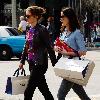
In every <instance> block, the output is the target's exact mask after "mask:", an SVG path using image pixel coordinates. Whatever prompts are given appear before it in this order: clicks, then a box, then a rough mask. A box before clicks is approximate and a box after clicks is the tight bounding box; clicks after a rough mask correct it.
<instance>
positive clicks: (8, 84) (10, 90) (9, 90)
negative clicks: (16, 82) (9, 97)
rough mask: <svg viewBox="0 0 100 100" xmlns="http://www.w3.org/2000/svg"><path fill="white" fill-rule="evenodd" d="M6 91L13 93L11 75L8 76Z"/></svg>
mask: <svg viewBox="0 0 100 100" xmlns="http://www.w3.org/2000/svg"><path fill="white" fill-rule="evenodd" d="M5 93H7V94H12V83H11V77H8V79H7V85H6V90H5Z"/></svg>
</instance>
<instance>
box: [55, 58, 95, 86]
mask: <svg viewBox="0 0 100 100" xmlns="http://www.w3.org/2000/svg"><path fill="white" fill-rule="evenodd" d="M94 66H95V64H94V62H93V61H90V60H88V59H84V60H79V59H68V58H64V57H62V58H61V59H60V60H59V61H58V62H57V63H56V65H55V67H54V71H55V74H56V75H57V76H60V77H62V78H64V79H66V80H69V81H72V82H74V83H77V84H80V85H84V86H85V85H86V84H87V83H88V80H89V78H90V76H91V74H92V71H93V68H94Z"/></svg>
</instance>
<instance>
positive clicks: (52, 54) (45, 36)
mask: <svg viewBox="0 0 100 100" xmlns="http://www.w3.org/2000/svg"><path fill="white" fill-rule="evenodd" d="M40 31H41V32H40V38H41V40H42V41H43V43H44V45H45V46H46V48H47V50H48V53H49V56H50V59H51V62H52V65H53V66H54V65H55V64H56V62H57V60H56V55H55V52H54V50H53V47H52V45H51V42H50V38H49V32H48V31H47V29H46V28H44V27H42V28H41V29H40Z"/></svg>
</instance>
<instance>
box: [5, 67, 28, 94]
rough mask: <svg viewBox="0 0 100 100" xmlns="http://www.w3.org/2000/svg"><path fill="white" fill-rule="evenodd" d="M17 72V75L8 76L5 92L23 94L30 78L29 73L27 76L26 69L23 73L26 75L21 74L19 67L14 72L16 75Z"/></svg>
mask: <svg viewBox="0 0 100 100" xmlns="http://www.w3.org/2000/svg"><path fill="white" fill-rule="evenodd" d="M16 73H17V77H16V76H12V77H8V79H7V85H6V90H5V93H7V94H11V95H17V94H23V93H24V91H25V89H26V86H27V83H28V80H29V75H27V76H25V75H26V74H25V71H24V73H23V71H22V73H23V74H24V76H19V69H17V70H16V71H15V73H14V75H15V74H16Z"/></svg>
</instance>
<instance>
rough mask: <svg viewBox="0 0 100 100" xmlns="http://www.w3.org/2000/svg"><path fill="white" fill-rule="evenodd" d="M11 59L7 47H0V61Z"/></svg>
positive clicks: (10, 53) (9, 50)
mask: <svg viewBox="0 0 100 100" xmlns="http://www.w3.org/2000/svg"><path fill="white" fill-rule="evenodd" d="M11 57H12V52H11V49H10V48H9V47H4V46H3V47H0V59H1V60H10V59H11Z"/></svg>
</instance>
